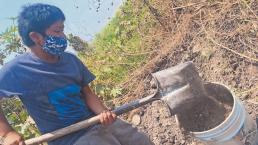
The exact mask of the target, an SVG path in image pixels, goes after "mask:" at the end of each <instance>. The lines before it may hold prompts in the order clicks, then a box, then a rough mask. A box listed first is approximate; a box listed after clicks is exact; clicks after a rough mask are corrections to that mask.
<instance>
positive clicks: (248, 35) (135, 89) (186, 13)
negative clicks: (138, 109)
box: [122, 0, 258, 102]
mask: <svg viewBox="0 0 258 145" xmlns="http://www.w3.org/2000/svg"><path fill="white" fill-rule="evenodd" d="M146 1H147V0H142V3H143V5H145V6H146V7H150V14H152V16H153V18H155V19H156V20H157V25H156V27H155V28H153V33H150V35H148V36H144V40H145V41H146V42H148V43H146V45H147V46H149V47H151V48H153V50H155V51H153V54H152V55H151V57H150V59H149V61H148V62H147V63H146V64H145V65H144V66H143V67H142V68H139V69H138V70H137V71H134V72H133V73H132V75H131V79H130V80H128V81H127V82H126V83H124V84H122V86H123V87H124V88H127V89H128V90H129V92H128V94H127V96H128V97H127V98H126V99H125V100H124V101H122V102H125V101H128V100H131V99H134V98H138V97H139V96H144V95H146V92H147V90H148V87H149V86H148V84H146V82H148V81H149V79H150V78H151V77H150V73H151V72H155V71H158V70H160V69H163V68H166V67H169V66H171V65H174V64H176V63H179V62H181V61H183V60H182V59H181V60H180V59H179V58H178V60H177V58H176V56H173V57H175V60H174V61H173V59H171V58H167V57H168V56H170V54H171V53H172V52H173V51H176V50H177V49H184V50H190V51H194V53H195V51H196V52H200V54H201V55H204V57H207V59H209V57H211V56H213V55H214V54H215V53H216V52H219V51H220V52H222V54H223V53H224V55H223V57H225V58H227V59H229V65H234V66H235V65H237V66H238V67H239V68H241V67H242V68H241V69H236V70H235V71H238V72H234V71H232V72H230V73H232V74H233V75H234V74H238V75H239V76H244V75H246V72H245V71H244V70H245V68H246V67H249V66H251V67H254V68H257V67H258V43H257V42H258V16H257V15H258V1H256V0H237V1H235V0H220V1H213V0H204V1H199V0H184V1H181V0H172V1H171V0H162V1H160V0H149V1H147V4H146ZM185 47H186V48H185ZM173 53H174V52H173ZM176 54H177V53H176ZM178 55H180V54H178ZM171 60H172V61H173V62H168V61H171ZM193 61H194V60H193ZM200 69H201V68H200ZM257 69H258V68H257ZM240 70H242V71H240ZM204 73H205V70H204ZM218 75H221V74H218ZM248 75H250V76H256V77H255V78H256V79H252V80H250V82H248V83H247V82H246V81H248V80H247V79H248V78H245V79H243V80H241V79H240V81H236V82H237V85H236V86H235V87H236V92H242V93H249V94H254V95H255V94H258V92H257V90H258V89H257V86H256V84H257V83H258V79H257V78H258V74H257V72H256V71H252V72H250V73H248ZM236 79H237V78H236ZM225 81H227V80H225ZM230 81H232V80H230ZM241 83H242V84H241ZM229 84H230V82H229ZM245 85H246V86H245ZM256 97H258V96H256Z"/></svg>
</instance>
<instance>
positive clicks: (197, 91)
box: [25, 62, 207, 145]
mask: <svg viewBox="0 0 258 145" xmlns="http://www.w3.org/2000/svg"><path fill="white" fill-rule="evenodd" d="M152 76H153V79H154V82H155V86H156V91H155V93H153V94H151V95H149V96H147V97H145V98H142V99H139V100H135V101H133V102H131V103H128V104H125V105H122V106H120V107H118V108H116V109H115V110H113V112H114V113H115V114H116V115H117V116H119V115H121V114H123V113H126V112H128V111H131V110H133V109H136V108H138V107H140V106H143V105H145V104H148V103H150V102H153V101H155V100H162V101H164V102H165V103H166V104H167V105H168V107H169V109H170V112H171V115H174V114H177V113H179V112H180V110H181V109H182V106H184V108H185V107H186V106H188V107H190V106H191V104H194V100H198V99H199V98H201V97H205V96H207V95H206V92H205V90H204V87H203V84H202V81H201V78H200V77H199V75H198V72H197V70H196V68H195V66H194V64H193V63H192V62H186V63H182V64H179V65H177V66H174V67H171V68H168V69H165V70H162V71H158V72H156V73H153V74H152ZM99 122H100V117H99V116H95V117H92V118H90V119H87V120H84V121H81V122H78V123H76V124H73V125H70V126H68V127H65V128H62V129H58V130H56V131H54V132H50V133H46V134H44V135H41V136H39V137H36V138H32V139H29V140H26V141H25V144H26V145H33V144H40V143H42V142H48V141H51V140H54V139H57V138H59V137H62V136H64V135H67V134H70V133H73V132H76V131H78V130H81V129H83V128H87V127H89V126H91V125H95V124H98V123H99Z"/></svg>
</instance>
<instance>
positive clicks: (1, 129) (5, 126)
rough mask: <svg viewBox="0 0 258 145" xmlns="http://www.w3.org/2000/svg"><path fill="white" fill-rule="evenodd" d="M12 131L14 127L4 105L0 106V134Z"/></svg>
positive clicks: (3, 134)
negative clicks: (6, 116)
mask: <svg viewBox="0 0 258 145" xmlns="http://www.w3.org/2000/svg"><path fill="white" fill-rule="evenodd" d="M10 131H13V129H12V127H11V126H10V125H9V123H8V122H7V120H6V118H5V116H4V113H3V111H2V107H1V106H0V136H5V135H6V134H7V133H8V132H10Z"/></svg>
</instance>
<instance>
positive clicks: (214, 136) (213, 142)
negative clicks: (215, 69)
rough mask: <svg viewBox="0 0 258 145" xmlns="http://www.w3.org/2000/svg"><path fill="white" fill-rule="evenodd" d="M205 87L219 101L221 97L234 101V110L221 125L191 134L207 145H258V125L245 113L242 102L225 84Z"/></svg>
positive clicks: (211, 84)
mask: <svg viewBox="0 0 258 145" xmlns="http://www.w3.org/2000/svg"><path fill="white" fill-rule="evenodd" d="M204 86H205V89H206V91H207V93H208V94H212V95H213V96H215V97H216V99H217V100H218V101H220V98H219V97H220V96H223V97H227V98H226V100H227V101H233V108H232V111H231V113H230V114H229V116H228V117H227V118H226V119H225V120H224V121H223V122H222V123H221V124H219V125H218V126H216V127H215V128H212V129H209V130H206V131H202V132H191V134H192V136H193V137H195V138H197V139H198V140H200V141H201V142H202V143H204V144H207V145H258V131H257V124H256V122H255V120H253V119H251V118H250V116H249V114H248V113H247V112H246V111H245V108H244V106H243V104H242V103H241V101H240V100H239V99H238V98H236V96H235V95H234V94H233V93H232V92H231V91H230V89H229V88H228V87H226V86H225V85H223V84H219V83H206V84H205V85H204ZM225 94H226V96H225ZM223 99H225V98H223Z"/></svg>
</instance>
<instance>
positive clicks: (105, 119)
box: [100, 111, 116, 126]
mask: <svg viewBox="0 0 258 145" xmlns="http://www.w3.org/2000/svg"><path fill="white" fill-rule="evenodd" d="M115 120H116V114H115V113H113V112H111V111H103V112H102V113H100V123H101V124H102V125H105V126H107V125H110V124H112V123H113V122H114V121H115Z"/></svg>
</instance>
